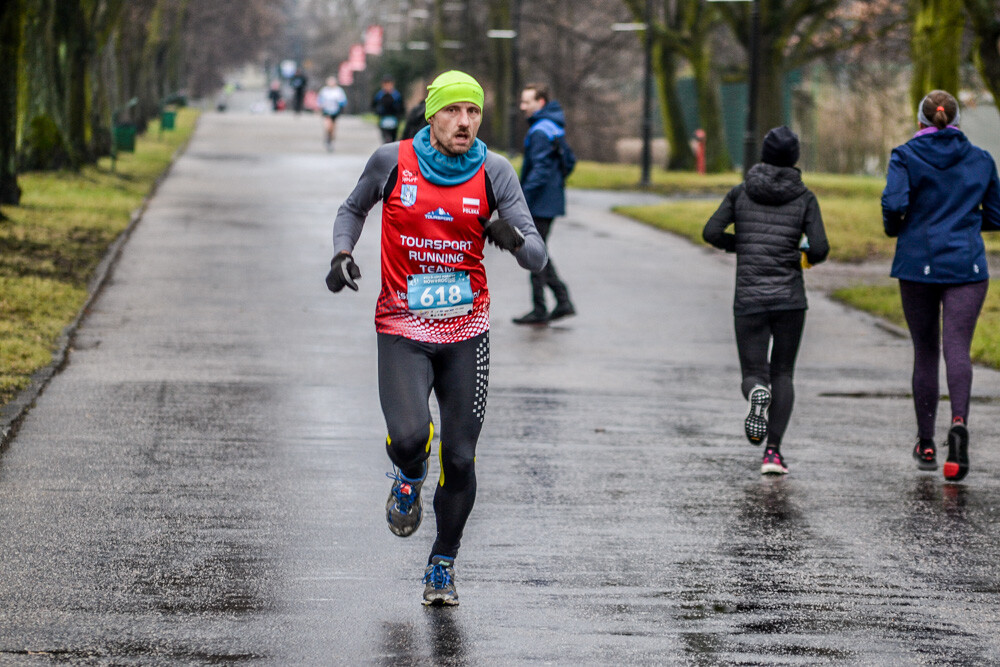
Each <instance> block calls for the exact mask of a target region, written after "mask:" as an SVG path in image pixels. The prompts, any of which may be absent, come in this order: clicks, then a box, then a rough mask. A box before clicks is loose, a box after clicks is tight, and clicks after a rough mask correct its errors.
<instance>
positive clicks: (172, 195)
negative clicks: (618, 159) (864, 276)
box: [0, 107, 1000, 665]
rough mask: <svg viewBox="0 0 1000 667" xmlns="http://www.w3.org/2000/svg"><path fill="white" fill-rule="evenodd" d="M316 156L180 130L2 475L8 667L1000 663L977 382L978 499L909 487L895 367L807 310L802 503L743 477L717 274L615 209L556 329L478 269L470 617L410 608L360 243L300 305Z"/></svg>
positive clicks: (295, 142) (247, 137)
mask: <svg viewBox="0 0 1000 667" xmlns="http://www.w3.org/2000/svg"><path fill="white" fill-rule="evenodd" d="M234 108H235V107H234ZM338 124H339V135H340V136H339V139H338V142H337V152H335V153H333V154H327V153H325V152H324V151H323V147H322V142H321V129H320V122H319V119H317V118H314V117H308V116H302V117H299V118H296V117H294V116H291V115H287V114H285V115H279V116H271V115H251V114H245V113H226V114H218V113H207V114H206V115H205V116H203V118H202V120H201V122H200V126H199V128H198V131H197V133H196V135H195V137H194V140H193V142H192V144H191V145H190V147H189V149H188V151H187V152H186V154H185V155H184V156H183V157H182V158H181V159H180V160H179V162H178V163H177V165H176V167H175V169H174V171H173V172H172V175H171V176H170V177H169V178H168V179H167V180H166V182H165V183H164V184H163V186H162V187H161V189H160V191H159V192H158V194H157V195H156V197H155V198H154V200H153V201H152V203H151V205H150V207H149V210H148V211H147V213H146V215H145V217H144V219H143V221H142V222H141V223H140V225H139V227H138V228H137V229H136V231H135V233H134V235H133V236H132V238H131V239H130V241H129V243H128V245H127V246H126V247H125V250H124V253H123V256H122V257H121V260H120V262H119V264H118V265H117V267H116V269H115V271H114V274H113V277H112V282H111V284H110V285H109V286H108V288H107V289H106V290H105V291H104V293H103V294H102V295H101V296H100V298H99V299H98V300H97V302H96V303H95V305H94V307H93V309H92V311H91V312H90V313H89V315H88V317H87V318H86V320H85V321H84V323H83V325H82V327H81V329H80V332H79V335H78V336H77V339H76V344H75V347H74V349H73V350H72V353H71V356H70V360H69V363H68V365H67V367H66V369H65V370H64V371H63V372H62V373H61V374H60V375H59V376H57V377H56V378H55V379H54V380H53V381H52V383H51V385H50V386H49V387H48V389H47V390H46V391H45V393H44V394H43V395H42V396H41V397H40V398H39V400H38V402H37V405H36V406H35V408H34V409H33V410H32V411H31V413H30V414H29V415H28V417H27V419H26V420H25V421H24V424H23V425H22V427H21V429H20V432H19V434H18V435H17V437H16V438H15V439H14V440H13V441H12V442H11V444H10V446H9V447H8V448H7V449H6V450H5V451H4V452H3V453H2V455H0V663H4V664H32V665H33V664H43V663H46V662H49V663H64V662H68V663H73V664H116V665H120V664H136V665H140V664H141V665H148V664H176V663H181V664H208V663H219V662H222V663H227V664H228V663H235V662H246V663H258V664H269V665H293V664H295V665H298V664H316V665H319V664H324V665H325V664H351V665H354V664H428V665H429V664H451V665H464V664H469V665H479V664H524V663H554V664H701V665H716V664H733V663H740V664H748V663H754V664H756V663H769V664H773V663H784V664H816V663H828V664H837V663H839V664H941V663H951V664H988V663H996V662H997V661H1000V639H998V637H1000V618H998V616H997V614H996V600H997V594H998V592H1000V591H998V589H1000V585H998V576H997V569H996V563H997V562H998V560H1000V541H998V540H997V539H996V536H997V534H998V524H1000V510H998V507H1000V447H998V444H1000V374H998V373H996V372H992V371H986V370H978V369H977V374H976V380H975V387H974V394H975V396H976V402H975V404H974V406H973V415H972V420H971V430H972V433H973V438H974V440H973V449H972V473H971V474H970V476H969V478H968V480H967V482H966V483H964V484H961V485H946V484H943V483H942V480H941V478H940V477H939V475H929V474H919V473H918V472H917V471H916V470H915V467H914V465H913V464H912V461H911V460H910V453H909V448H910V445H911V441H912V437H913V434H914V430H915V427H914V423H913V416H912V407H911V404H910V401H909V399H908V397H907V393H908V384H909V374H910V348H909V344H908V342H907V341H905V340H900V339H899V338H896V337H894V336H892V335H890V334H889V333H886V332H885V331H883V330H881V329H880V328H878V327H876V326H874V324H873V321H872V320H871V319H870V318H868V317H865V316H863V315H859V314H857V313H854V312H852V311H849V310H847V309H845V308H844V307H842V306H840V305H837V304H834V303H832V302H830V301H828V300H826V299H825V298H823V297H822V296H820V295H818V294H813V295H812V297H811V309H810V311H809V315H808V321H807V325H806V335H805V343H804V345H803V349H802V352H801V356H800V364H799V368H798V374H797V407H796V411H795V414H794V415H793V418H792V423H791V426H790V429H789V432H788V434H787V438H786V446H785V450H786V455H787V458H788V461H789V465H790V466H791V470H792V472H791V475H789V476H788V477H787V478H786V479H762V478H761V477H760V475H759V474H758V468H759V460H760V459H759V457H760V450H759V449H755V448H753V447H750V446H749V445H747V443H746V442H745V440H744V438H743V437H742V433H741V424H742V418H743V415H744V411H743V405H742V401H741V397H740V394H739V370H738V364H737V359H736V350H735V344H734V341H733V333H732V324H731V293H732V284H733V269H732V263H731V258H726V257H724V256H722V255H721V254H719V253H714V252H711V251H709V250H708V249H705V248H700V247H696V246H693V245H691V244H690V243H688V242H686V241H683V240H681V239H679V238H676V237H674V236H671V235H669V234H665V233H661V232H657V231H655V230H653V229H650V228H648V227H644V226H642V225H639V224H635V223H632V222H629V221H627V220H625V219H623V218H621V217H618V216H615V215H612V214H610V213H609V212H608V206H609V204H610V203H612V202H613V201H615V200H616V199H620V198H621V195H614V196H611V195H607V194H603V193H584V192H574V193H573V194H572V196H571V202H570V206H569V209H570V215H569V216H568V217H567V218H566V219H561V220H559V221H557V223H556V227H555V229H554V232H553V235H552V237H551V249H552V254H553V257H554V258H555V261H556V262H557V265H558V267H559V270H560V273H561V274H563V275H564V277H565V279H566V280H567V282H568V284H569V286H570V289H571V291H572V293H573V297H574V300H575V302H576V305H577V308H578V310H579V312H580V314H579V316H577V317H575V318H572V319H570V320H568V321H566V322H565V323H561V324H559V325H558V326H552V327H548V328H542V329H535V328H518V327H516V326H514V325H513V324H511V322H510V319H511V317H513V316H516V315H519V314H521V313H523V312H524V311H525V310H526V309H527V308H528V306H529V286H528V277H527V275H526V274H525V273H524V272H522V271H521V270H520V269H518V268H517V266H516V264H515V263H514V262H513V261H512V260H511V258H509V257H506V256H501V255H500V254H499V253H497V252H496V251H495V249H492V248H491V249H490V251H489V255H488V258H487V262H488V271H489V275H490V288H491V292H492V295H493V329H492V334H491V340H492V369H491V373H492V375H491V387H490V409H489V412H488V415H487V419H486V424H485V429H484V432H483V436H482V441H481V447H480V450H479V456H478V470H479V493H478V501H477V505H476V509H475V511H474V513H473V516H472V519H471V521H470V523H469V525H468V527H467V530H466V536H465V543H464V546H463V550H462V554H461V557H460V560H459V569H458V576H459V579H458V581H459V590H460V594H461V599H462V605H461V606H460V607H458V608H457V609H451V610H428V609H424V608H422V607H421V605H420V604H419V599H420V592H421V585H420V583H419V580H420V576H421V574H422V564H423V561H424V559H425V558H426V555H427V550H428V549H429V546H430V543H431V541H432V539H433V516H432V515H431V516H428V517H427V518H426V519H425V525H424V526H423V527H422V528H421V530H420V531H419V532H418V533H417V534H416V535H415V536H413V537H412V538H410V539H407V540H400V539H398V538H395V537H394V536H392V535H391V534H390V533H389V531H388V530H387V529H386V527H385V525H384V519H383V515H382V514H383V510H382V508H383V506H384V502H385V496H386V493H387V491H388V487H389V483H388V480H386V479H385V477H384V476H383V472H384V471H385V470H387V469H388V462H387V460H386V457H385V453H384V450H383V445H382V443H383V441H384V437H385V434H384V424H383V421H382V416H381V413H380V410H379V404H378V394H377V387H376V385H375V374H376V373H375V371H376V366H375V334H374V328H373V323H372V318H373V310H374V303H375V298H376V295H377V292H378V286H379V280H378V273H379V270H378V224H377V221H378V216H377V211H376V212H375V214H373V216H372V218H371V219H370V223H369V226H368V228H366V230H365V233H364V235H363V237H362V241H361V243H360V245H359V247H358V249H357V252H356V253H355V254H356V257H357V260H358V263H359V265H360V267H361V271H362V273H363V279H362V281H361V283H360V284H361V291H360V292H359V293H357V294H355V293H347V294H339V295H336V296H334V295H330V294H329V293H328V292H327V291H326V288H325V285H324V283H323V277H324V275H325V273H326V270H327V267H328V263H329V260H330V255H331V240H330V239H331V225H332V221H333V216H334V212H335V210H336V207H337V206H338V205H339V203H340V202H341V201H342V200H343V198H344V197H345V196H346V195H347V193H348V192H349V191H350V190H351V188H352V187H353V185H354V183H355V180H356V179H357V176H358V174H359V173H360V171H361V169H362V167H363V165H364V163H365V161H366V159H367V157H368V155H369V154H370V152H371V151H372V150H373V149H374V148H375V146H376V143H375V142H376V141H377V131H376V129H375V128H373V127H371V126H368V125H364V124H362V123H361V121H359V120H357V119H354V118H344V119H342V120H341V121H339V122H338ZM822 270H823V269H822V267H818V268H817V269H815V270H814V271H816V272H821V271H822ZM946 412H947V410H945V413H946ZM946 417H947V414H942V415H940V423H941V425H942V429H943V428H944V421H945V419H946ZM941 433H942V435H943V430H942V432H941ZM432 461H433V465H434V466H436V465H437V461H436V457H435V458H434V459H432ZM435 474H436V472H435V471H434V470H433V469H432V471H431V475H432V477H433V476H434V475H435ZM429 506H430V503H427V504H426V507H427V509H428V511H430V507H429Z"/></svg>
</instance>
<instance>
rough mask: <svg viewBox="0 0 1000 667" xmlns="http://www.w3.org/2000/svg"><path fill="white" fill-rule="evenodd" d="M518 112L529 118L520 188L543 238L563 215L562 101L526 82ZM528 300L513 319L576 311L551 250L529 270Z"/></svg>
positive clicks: (538, 320) (538, 319) (566, 159)
mask: <svg viewBox="0 0 1000 667" xmlns="http://www.w3.org/2000/svg"><path fill="white" fill-rule="evenodd" d="M521 112H522V113H524V115H525V118H527V119H528V123H529V124H530V127H529V128H528V134H527V136H526V137H525V138H524V163H523V164H522V166H521V189H522V190H523V191H524V199H525V201H527V202H528V210H530V211H531V217H532V218H534V220H535V227H536V228H537V229H538V233H539V234H541V235H542V238H543V239H545V241H546V243H547V242H548V238H549V231H550V229H551V227H552V220H553V219H554V218H555V217H556V216H557V215H566V190H565V178H566V176H568V175H569V172H570V171H571V170H572V168H573V164H574V163H575V158H574V157H573V155H572V152H571V151H570V150H569V146H568V145H567V144H566V141H565V136H566V130H565V127H566V117H565V116H564V115H563V110H562V106H560V104H559V102H558V101H556V100H550V99H549V91H548V88H546V87H545V86H542V85H539V84H528V85H527V86H525V87H524V90H522V91H521ZM546 286H548V288H549V289H550V290H552V294H553V295H554V296H555V298H556V305H555V307H554V308H553V309H552V311H551V312H549V310H548V308H547V307H546V305H545V287H546ZM531 300H532V302H533V308H532V309H531V312H529V313H528V314H526V315H524V316H522V317H517V318H515V319H514V323H515V324H546V323H548V322H551V321H553V320H558V319H561V318H563V317H568V316H569V315H575V314H576V309H575V308H574V307H573V302H572V301H570V299H569V290H568V289H567V288H566V284H565V283H564V282H563V281H562V280H561V279H560V278H559V274H558V273H556V267H555V265H554V264H553V263H552V258H551V255H550V256H549V262H548V264H546V265H545V268H543V269H542V270H541V271H538V272H536V273H532V274H531Z"/></svg>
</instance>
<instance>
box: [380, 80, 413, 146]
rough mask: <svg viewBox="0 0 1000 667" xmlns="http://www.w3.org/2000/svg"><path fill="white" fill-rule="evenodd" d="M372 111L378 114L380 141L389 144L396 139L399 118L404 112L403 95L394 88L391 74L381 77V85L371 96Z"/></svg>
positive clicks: (394, 84)
mask: <svg viewBox="0 0 1000 667" xmlns="http://www.w3.org/2000/svg"><path fill="white" fill-rule="evenodd" d="M372 111H374V112H375V114H376V115H377V116H378V127H379V130H381V131H382V142H383V143H386V144H391V143H392V142H394V141H395V140H396V132H397V131H398V130H399V119H400V118H402V117H403V114H404V113H405V112H406V107H405V106H404V105H403V96H402V95H400V94H399V91H398V90H396V82H395V81H393V78H392V77H391V76H385V77H383V78H382V87H381V88H379V90H378V92H376V93H375V96H374V97H373V98H372Z"/></svg>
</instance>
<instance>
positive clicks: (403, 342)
mask: <svg viewBox="0 0 1000 667" xmlns="http://www.w3.org/2000/svg"><path fill="white" fill-rule="evenodd" d="M489 369H490V334H489V332H488V331H487V332H486V333H483V334H480V335H478V336H476V337H475V338H470V339H469V340H464V341H462V342H460V343H447V344H436V343H422V342H419V341H415V340H409V339H408V338H403V337H402V336H393V335H389V334H378V390H379V398H380V399H381V403H382V413H383V414H384V415H385V423H386V427H387V429H388V431H389V437H388V438H387V439H386V451H387V452H388V454H389V458H390V460H392V462H393V463H394V464H395V465H396V467H397V468H399V469H400V471H401V472H402V473H403V474H404V475H406V476H407V477H409V478H410V479H416V478H418V477H420V475H421V474H423V472H424V463H425V462H426V461H427V459H428V457H429V456H430V454H431V439H432V438H433V433H434V427H433V425H432V424H431V412H430V408H429V405H428V400H429V399H430V394H431V391H433V392H434V395H435V396H436V397H437V402H438V407H439V408H440V411H441V430H440V435H441V449H440V455H439V456H440V461H441V476H440V477H439V478H438V480H437V484H436V485H435V484H434V482H433V481H432V480H428V482H427V483H426V484H425V489H428V488H429V487H431V486H432V485H434V486H436V487H437V488H436V489H435V491H434V515H435V517H436V518H437V539H436V540H435V541H434V545H433V547H432V548H431V555H436V556H450V557H452V558H454V557H455V556H457V555H458V547H459V545H460V544H461V540H462V532H463V530H465V523H466V521H467V520H468V518H469V514H470V513H471V512H472V506H473V504H474V503H475V501H476V444H477V443H478V442H479V433H480V431H481V430H482V428H483V416H484V415H485V413H486V392H487V390H488V385H489V373H490V370H489Z"/></svg>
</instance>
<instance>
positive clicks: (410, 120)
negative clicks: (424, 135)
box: [400, 98, 427, 140]
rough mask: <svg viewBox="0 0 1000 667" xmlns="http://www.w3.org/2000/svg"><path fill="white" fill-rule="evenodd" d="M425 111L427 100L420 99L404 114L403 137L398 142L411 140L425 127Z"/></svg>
mask: <svg viewBox="0 0 1000 667" xmlns="http://www.w3.org/2000/svg"><path fill="white" fill-rule="evenodd" d="M426 110H427V99H426V98H425V99H422V100H420V101H419V102H417V103H416V104H414V105H413V108H412V109H410V110H409V111H407V112H406V124H405V125H403V136H401V137H400V140H404V139H412V138H413V137H415V136H417V132H419V131H420V130H422V129H424V128H425V127H427V119H426V118H424V112H425V111H426Z"/></svg>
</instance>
